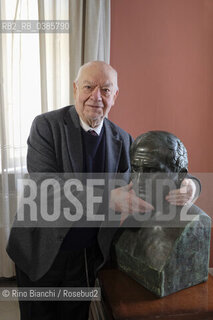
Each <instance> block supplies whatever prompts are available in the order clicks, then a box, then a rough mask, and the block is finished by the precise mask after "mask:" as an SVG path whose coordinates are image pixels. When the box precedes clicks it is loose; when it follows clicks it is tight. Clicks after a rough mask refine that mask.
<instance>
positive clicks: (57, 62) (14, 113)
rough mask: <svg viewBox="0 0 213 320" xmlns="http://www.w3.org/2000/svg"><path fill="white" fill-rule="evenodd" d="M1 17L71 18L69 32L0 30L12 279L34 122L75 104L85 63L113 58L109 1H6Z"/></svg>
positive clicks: (1, 141) (4, 201)
mask: <svg viewBox="0 0 213 320" xmlns="http://www.w3.org/2000/svg"><path fill="white" fill-rule="evenodd" d="M0 19H1V20H13V21H17V20H21V21H23V20H28V21H33V20H39V21H40V20H54V21H55V20H57V21H61V20H67V21H68V22H69V32H65V33H45V32H44V33H41V32H40V33H39V32H37V33H34V32H31V33H30V32H29V33H24V32H23V31H22V32H20V33H10V32H7V33H0V277H11V276H13V275H14V266H13V263H12V261H11V260H10V259H9V257H8V256H7V254H6V251H5V247H6V243H7V240H8V236H9V232H10V227H11V224H12V221H13V218H14V215H15V212H16V207H17V204H16V203H17V186H16V184H17V178H18V177H20V176H21V175H23V174H24V173H25V172H26V151H27V145H26V141H27V137H28V134H29V130H30V126H31V123H32V120H33V118H34V117H35V116H36V115H38V114H40V113H43V112H46V111H50V110H54V109H58V108H60V107H63V106H65V105H69V104H72V103H73V102H74V101H73V93H72V92H73V81H74V79H75V77H76V75H77V71H78V69H79V67H80V65H82V64H83V63H86V62H88V61H91V60H103V61H105V62H109V54H110V0H70V1H69V0H63V1H60V0H55V1H52V0H45V1H40V0H9V1H8V0H1V2H0Z"/></svg>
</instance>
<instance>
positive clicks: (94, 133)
mask: <svg viewBox="0 0 213 320" xmlns="http://www.w3.org/2000/svg"><path fill="white" fill-rule="evenodd" d="M88 132H89V133H90V134H91V135H92V136H96V137H97V136H98V134H97V132H95V130H91V129H90V130H88Z"/></svg>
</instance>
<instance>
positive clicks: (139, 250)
mask: <svg viewBox="0 0 213 320" xmlns="http://www.w3.org/2000/svg"><path fill="white" fill-rule="evenodd" d="M188 213H189V214H193V215H194V216H195V217H194V219H193V220H192V221H190V222H187V223H185V226H180V225H179V227H177V228H174V227H161V226H155V227H152V228H143V227H140V228H127V229H124V230H120V231H119V233H118V234H117V235H116V236H115V239H114V242H113V247H112V255H113V257H114V260H115V261H116V263H117V266H118V268H119V269H120V270H122V271H124V272H126V273H127V274H128V275H129V276H130V277H132V278H133V279H135V280H136V281H137V282H139V283H140V284H142V285H143V286H144V287H145V288H147V289H148V290H150V291H151V292H153V293H155V294H156V295H157V296H158V297H164V296H167V295H169V294H171V293H173V292H176V291H179V290H182V289H185V288H188V287H190V286H193V285H196V284H198V283H201V282H204V281H206V280H207V279H208V266H209V255H210V233H211V219H210V217H209V216H208V215H206V214H205V213H204V212H203V211H202V210H201V209H200V208H198V207H197V206H192V207H191V208H190V209H189V212H188Z"/></svg>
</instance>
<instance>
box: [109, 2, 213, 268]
mask: <svg viewBox="0 0 213 320" xmlns="http://www.w3.org/2000/svg"><path fill="white" fill-rule="evenodd" d="M111 11H112V22H111V64H112V65H113V66H114V67H115V68H116V69H117V70H118V73H119V87H120V94H119V97H118V100H117V103H116V106H115V107H114V108H113V109H112V111H111V113H110V117H109V118H110V119H111V120H112V121H114V122H116V123H117V124H119V125H120V126H121V127H122V128H124V129H125V130H126V131H128V132H129V133H131V134H132V135H133V136H134V137H136V136H137V135H139V134H140V133H143V132H145V131H148V130H157V129H159V130H166V131H170V132H172V133H174V134H176V135H177V136H178V137H179V138H180V139H182V141H183V142H184V144H185V146H186V148H187V150H188V156H189V163H190V166H189V169H190V171H191V172H213V142H212V139H213V111H212V109H213V0H112V1H111ZM200 179H201V181H202V176H200ZM202 184H203V191H202V194H201V197H200V200H199V202H198V205H199V206H200V207H201V208H203V209H204V210H205V211H206V212H207V213H208V214H210V215H211V216H212V217H213V200H212V199H213V197H212V190H211V189H213V179H212V183H211V184H210V186H209V179H208V178H207V179H206V178H205V179H203V181H202ZM210 201H211V203H210ZM207 202H208V203H207ZM212 240H213V239H212ZM212 247H213V246H212ZM211 265H212V266H213V257H212V259H211Z"/></svg>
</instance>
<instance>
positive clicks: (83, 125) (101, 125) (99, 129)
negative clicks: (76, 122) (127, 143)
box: [79, 117, 103, 135]
mask: <svg viewBox="0 0 213 320" xmlns="http://www.w3.org/2000/svg"><path fill="white" fill-rule="evenodd" d="M79 118H80V117H79ZM80 125H81V127H82V128H83V129H84V131H89V130H94V131H95V132H96V133H97V134H98V135H100V133H101V129H102V127H103V120H102V121H101V123H100V124H99V125H98V126H97V127H95V128H92V127H90V126H88V124H87V123H86V122H84V121H83V120H82V119H81V118H80Z"/></svg>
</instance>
